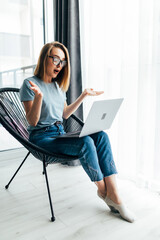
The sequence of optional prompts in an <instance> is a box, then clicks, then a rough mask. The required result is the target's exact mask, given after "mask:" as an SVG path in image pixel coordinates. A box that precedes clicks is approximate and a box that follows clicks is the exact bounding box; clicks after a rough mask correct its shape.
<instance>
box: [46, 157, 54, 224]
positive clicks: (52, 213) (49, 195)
mask: <svg viewBox="0 0 160 240" xmlns="http://www.w3.org/2000/svg"><path fill="white" fill-rule="evenodd" d="M43 171H44V175H45V178H46V184H47V191H48V197H49V203H50V208H51V215H52V216H51V222H54V221H55V217H54V212H53V206H52V199H51V194H50V189H49V182H48V177H47V169H46V163H45V161H44V160H43Z"/></svg>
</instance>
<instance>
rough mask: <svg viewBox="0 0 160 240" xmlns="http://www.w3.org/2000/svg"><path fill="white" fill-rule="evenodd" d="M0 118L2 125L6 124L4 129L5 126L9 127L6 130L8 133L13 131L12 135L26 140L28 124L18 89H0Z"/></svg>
mask: <svg viewBox="0 0 160 240" xmlns="http://www.w3.org/2000/svg"><path fill="white" fill-rule="evenodd" d="M0 118H1V123H2V125H5V124H6V125H5V128H7V125H8V126H10V127H11V128H10V129H7V130H8V131H9V132H10V133H11V131H12V130H13V132H14V133H17V134H18V135H20V136H22V137H23V138H24V139H26V140H28V137H29V134H28V131H27V127H28V122H27V120H26V116H25V110H24V106H23V104H22V102H21V101H20V96H19V89H18V88H2V89H0Z"/></svg>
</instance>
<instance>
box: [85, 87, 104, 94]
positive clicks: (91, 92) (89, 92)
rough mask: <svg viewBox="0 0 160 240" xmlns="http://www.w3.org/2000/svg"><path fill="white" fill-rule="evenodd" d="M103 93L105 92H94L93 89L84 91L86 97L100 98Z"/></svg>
mask: <svg viewBox="0 0 160 240" xmlns="http://www.w3.org/2000/svg"><path fill="white" fill-rule="evenodd" d="M103 93H104V91H94V90H93V88H86V89H85V90H84V91H83V94H84V96H98V95H101V94H103Z"/></svg>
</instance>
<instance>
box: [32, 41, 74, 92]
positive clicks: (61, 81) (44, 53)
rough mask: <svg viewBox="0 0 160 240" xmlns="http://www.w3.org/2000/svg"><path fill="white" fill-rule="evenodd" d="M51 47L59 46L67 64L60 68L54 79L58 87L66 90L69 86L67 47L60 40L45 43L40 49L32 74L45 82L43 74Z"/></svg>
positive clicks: (44, 73)
mask: <svg viewBox="0 0 160 240" xmlns="http://www.w3.org/2000/svg"><path fill="white" fill-rule="evenodd" d="M52 48H60V49H61V50H62V51H63V52H64V54H65V59H66V61H67V64H66V66H65V67H63V68H62V70H61V71H60V73H59V74H58V76H57V77H56V79H55V81H57V83H58V85H59V87H60V88H61V89H62V90H63V91H64V92H66V91H67V90H68V88H69V84H70V59H69V53H68V49H67V48H66V47H65V46H64V45H63V44H62V43H60V42H51V43H47V44H45V45H44V46H43V48H42V49H41V52H40V55H39V58H38V63H37V65H36V68H35V70H34V75H35V76H37V77H38V78H40V79H42V80H43V81H44V82H45V75H46V66H47V57H48V56H49V55H50V53H51V51H52Z"/></svg>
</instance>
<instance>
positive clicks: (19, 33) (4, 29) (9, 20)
mask: <svg viewBox="0 0 160 240" xmlns="http://www.w3.org/2000/svg"><path fill="white" fill-rule="evenodd" d="M42 7H43V5H42V1H41V0H5V1H3V0H0V22H1V25H0V87H4V86H10V87H11V86H14V87H20V86H21V84H22V82H23V80H24V78H26V77H28V76H31V75H32V74H33V69H34V67H35V64H36V62H37V58H38V55H39V52H40V49H41V48H42V46H43V9H42ZM2 23H3V24H2Z"/></svg>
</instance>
